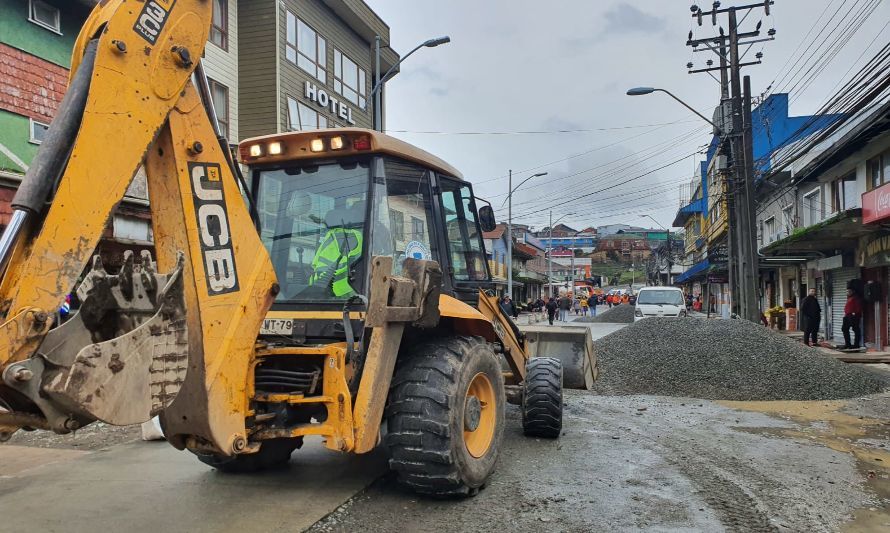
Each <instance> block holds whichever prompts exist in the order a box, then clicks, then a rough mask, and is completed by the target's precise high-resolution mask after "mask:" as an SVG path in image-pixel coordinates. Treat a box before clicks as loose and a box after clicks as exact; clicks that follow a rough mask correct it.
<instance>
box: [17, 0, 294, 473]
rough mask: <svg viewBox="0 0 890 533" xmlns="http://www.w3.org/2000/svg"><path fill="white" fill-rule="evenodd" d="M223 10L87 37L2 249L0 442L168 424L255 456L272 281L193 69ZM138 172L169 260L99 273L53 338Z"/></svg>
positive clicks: (215, 446) (171, 14)
mask: <svg viewBox="0 0 890 533" xmlns="http://www.w3.org/2000/svg"><path fill="white" fill-rule="evenodd" d="M211 10H212V3H211V2H210V1H209V0H139V1H137V0H105V1H103V2H101V3H100V5H99V6H97V7H96V9H95V10H94V12H93V14H92V15H91V16H90V18H89V19H88V21H87V22H86V24H85V25H84V28H83V30H82V32H81V34H80V36H79V38H78V41H77V45H76V46H75V52H74V58H73V61H72V65H73V69H72V77H71V87H70V88H69V94H68V96H66V101H67V102H66V104H64V105H63V106H62V109H61V110H60V114H59V115H58V116H57V117H56V118H55V120H54V121H53V124H52V126H51V128H50V131H49V137H50V138H49V139H48V140H47V142H45V143H44V144H43V145H42V146H41V149H40V151H39V152H38V155H37V158H36V159H35V165H34V166H33V167H32V169H31V170H30V171H29V172H28V174H27V175H26V177H25V179H24V181H23V184H22V188H21V189H20V190H19V192H18V193H17V195H16V198H15V201H14V202H13V207H14V210H15V211H14V215H13V224H11V225H10V226H9V228H8V229H7V230H6V232H5V233H4V235H3V236H2V239H0V266H3V267H5V273H4V277H3V282H2V285H0V306H2V307H0V311H2V312H3V313H5V318H4V319H3V324H2V326H0V372H2V383H0V437H2V436H3V432H6V435H7V436H8V434H9V432H10V431H14V430H15V429H18V428H19V427H22V426H26V427H46V428H50V429H53V430H55V431H57V432H62V433H64V432H67V431H70V430H73V429H76V428H78V427H80V426H81V425H83V424H86V423H89V422H91V421H93V420H96V419H100V420H104V421H106V422H109V423H112V424H126V423H136V422H141V421H144V420H147V419H149V418H150V417H151V416H153V415H155V414H157V413H158V412H161V411H163V419H162V420H163V423H164V426H165V432H166V434H167V436H168V440H170V441H171V442H172V443H173V444H174V445H175V446H177V447H179V448H182V447H184V446H186V445H188V446H189V447H192V448H205V449H212V450H215V451H217V452H219V453H222V454H224V455H230V454H233V453H237V452H240V451H243V450H244V448H245V447H246V446H247V440H246V431H245V426H244V423H245V422H244V421H245V417H246V411H247V405H246V402H247V394H245V389H246V386H247V369H248V368H249V364H247V361H248V359H249V358H250V357H252V354H253V347H254V342H255V340H256V333H257V331H258V330H259V327H260V323H261V321H262V318H263V317H264V315H265V313H266V311H267V310H268V308H269V307H270V305H271V303H272V300H273V298H274V295H275V293H276V292H277V290H278V285H277V283H276V279H275V275H274V271H273V269H272V265H271V263H270V260H269V257H268V254H267V253H266V251H265V249H264V247H263V246H262V243H261V241H260V239H259V237H258V236H257V233H256V230H255V228H254V227H253V225H252V222H251V219H250V216H249V213H248V210H247V209H246V207H245V205H244V203H243V201H242V198H241V191H240V189H239V187H238V183H237V182H236V180H235V178H234V175H233V167H232V164H231V156H230V155H229V154H227V153H226V151H225V150H227V148H224V147H223V146H221V143H220V142H219V139H218V136H217V131H218V127H217V128H215V127H214V124H215V119H214V118H213V117H212V114H211V113H212V104H211V102H210V98H209V94H208V93H209V91H208V90H207V86H206V83H207V82H206V78H205V77H204V76H203V71H202V69H201V68H200V66H199V64H198V59H199V58H200V57H201V56H202V53H203V48H204V44H205V42H206V41H207V36H208V33H209V29H210V25H211ZM78 97H79V98H78ZM142 164H144V165H145V168H146V174H147V176H148V191H149V198H150V205H151V214H152V224H153V229H154V239H155V245H156V249H157V264H155V263H154V262H153V261H152V260H151V258H150V257H149V256H147V255H145V256H143V257H141V258H140V259H139V260H136V258H135V257H133V256H132V254H130V255H127V256H125V261H124V266H123V267H122V269H121V271H120V273H119V274H116V275H110V274H107V273H106V272H105V271H104V269H103V267H102V265H101V262H100V261H96V262H94V264H93V266H92V269H91V270H90V272H89V273H88V274H87V275H86V278H85V279H84V280H83V282H82V283H81V284H80V287H79V289H78V294H79V295H80V296H81V298H82V300H83V307H82V309H81V310H80V312H79V313H78V314H77V315H76V317H75V319H73V320H71V321H69V322H68V323H66V324H64V325H62V326H61V327H57V328H55V329H52V328H53V326H54V325H53V324H52V316H53V314H54V311H55V310H56V309H57V308H58V306H59V305H60V304H61V302H62V301H63V300H64V298H65V297H66V295H67V294H69V293H70V292H71V291H73V290H74V287H75V286H76V285H77V283H78V279H79V278H80V277H81V276H82V273H83V272H84V270H85V268H86V267H87V265H88V263H89V261H90V257H91V256H92V254H93V251H94V250H95V248H96V245H97V244H98V242H99V239H100V237H101V235H102V232H103V230H104V229H105V227H106V224H107V222H108V221H109V219H110V217H111V216H112V214H113V212H114V209H115V207H116V206H117V204H118V203H119V202H120V201H121V199H122V198H123V196H124V193H125V191H126V189H127V187H128V185H129V184H130V182H131V180H132V179H133V176H134V175H135V174H136V171H137V169H138V168H139V166H140V165H142ZM158 271H160V272H165V273H166V274H158V273H157V272H158Z"/></svg>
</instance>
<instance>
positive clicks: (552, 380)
mask: <svg viewBox="0 0 890 533" xmlns="http://www.w3.org/2000/svg"><path fill="white" fill-rule="evenodd" d="M522 429H523V431H524V432H525V434H526V435H528V436H530V437H544V438H548V439H555V438H557V437H559V434H560V433H561V432H562V363H561V362H560V360H559V359H556V358H554V357H534V358H532V359H529V360H528V363H526V365H525V383H524V386H523V391H522Z"/></svg>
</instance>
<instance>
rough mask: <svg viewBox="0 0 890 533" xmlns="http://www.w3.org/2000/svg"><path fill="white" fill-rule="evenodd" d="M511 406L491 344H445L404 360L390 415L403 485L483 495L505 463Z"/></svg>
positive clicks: (450, 340) (394, 464) (391, 443)
mask: <svg viewBox="0 0 890 533" xmlns="http://www.w3.org/2000/svg"><path fill="white" fill-rule="evenodd" d="M505 402H506V398H505V394H504V381H503V377H502V374H501V367H500V363H499V361H498V358H497V356H496V355H495V353H494V350H492V348H491V346H490V345H489V344H488V343H486V342H485V340H484V339H481V338H478V337H447V338H441V339H436V340H433V341H429V342H425V343H421V344H419V345H417V346H415V347H413V348H411V350H410V352H408V353H406V354H403V358H402V359H400V361H399V365H398V368H397V369H396V373H395V376H394V377H393V383H392V388H391V389H390V393H389V402H388V405H387V413H386V420H387V425H388V433H387V435H386V445H387V447H388V448H389V451H390V456H391V459H390V461H389V465H390V468H392V469H393V470H394V471H395V472H396V473H397V475H398V480H399V482H400V483H402V484H403V485H406V486H408V487H409V488H411V489H412V490H414V491H416V492H420V493H423V494H430V495H434V496H472V495H475V494H476V493H478V492H479V489H481V488H482V487H483V486H484V485H485V483H486V481H487V480H488V478H489V476H491V473H492V472H493V471H494V467H495V463H496V461H497V457H498V452H499V450H500V446H501V441H502V439H503V433H504V403H505Z"/></svg>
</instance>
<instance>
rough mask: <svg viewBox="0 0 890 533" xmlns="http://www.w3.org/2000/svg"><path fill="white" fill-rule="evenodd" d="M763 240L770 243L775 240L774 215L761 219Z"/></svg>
mask: <svg viewBox="0 0 890 533" xmlns="http://www.w3.org/2000/svg"><path fill="white" fill-rule="evenodd" d="M763 233H764V235H763V240H764V241H766V242H768V243H770V242H773V241H775V240H777V238H778V236H777V235H776V217H769V218H768V219H766V220H764V221H763Z"/></svg>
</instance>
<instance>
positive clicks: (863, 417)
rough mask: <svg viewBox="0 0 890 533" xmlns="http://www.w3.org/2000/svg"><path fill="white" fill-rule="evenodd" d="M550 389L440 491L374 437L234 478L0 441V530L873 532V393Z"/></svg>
mask: <svg viewBox="0 0 890 533" xmlns="http://www.w3.org/2000/svg"><path fill="white" fill-rule="evenodd" d="M590 327H591V329H592V331H593V332H595V333H596V334H606V333H608V332H609V331H611V330H612V329H614V328H613V327H609V326H608V325H595V324H592V325H590ZM566 404H567V405H566V410H565V424H564V428H565V430H564V434H563V435H562V437H561V438H560V439H558V440H556V441H548V440H541V439H530V438H526V437H524V436H523V435H522V432H521V428H520V420H519V418H520V417H519V411H518V408H516V407H514V406H508V409H507V415H508V420H507V425H506V431H505V443H504V446H503V448H502V454H501V457H500V459H499V462H498V468H497V471H496V473H495V474H494V476H493V478H492V480H491V483H490V484H489V485H488V486H487V487H486V488H485V490H483V491H482V492H481V493H480V494H479V495H478V496H477V497H475V498H471V499H466V500H458V501H440V500H430V499H425V498H420V497H418V496H416V495H414V494H411V493H407V492H404V491H403V490H401V489H400V488H399V487H397V486H396V484H395V483H394V481H393V480H392V479H391V478H390V477H389V476H387V475H386V474H385V457H384V455H383V454H382V453H376V454H374V455H372V456H369V457H350V456H342V455H338V454H334V453H331V452H328V451H326V450H323V449H320V447H319V446H317V445H316V446H314V447H313V446H311V445H308V446H307V447H305V448H304V449H302V450H299V451H297V452H296V453H295V454H294V457H293V459H292V460H291V464H290V465H289V468H288V469H287V470H285V471H282V472H275V473H266V474H257V475H249V476H232V475H225V474H220V473H218V472H215V471H213V470H210V469H208V468H207V467H205V466H204V465H202V464H200V463H198V462H197V461H196V460H195V459H194V458H193V457H191V456H190V455H189V454H188V453H183V452H178V451H176V450H174V449H172V448H171V447H169V446H168V445H166V444H164V443H157V442H155V443H143V442H133V443H129V444H122V445H116V446H112V447H110V448H105V449H99V450H97V451H91V452H77V451H71V450H51V449H43V450H41V449H37V448H23V447H10V446H8V445H6V446H4V445H0V509H2V510H3V511H2V519H3V526H2V527H0V529H2V530H3V531H12V532H18V531H66V532H67V531H74V532H78V531H84V532H86V531H90V532H92V531H102V530H105V531H121V530H127V531H131V532H139V531H146V532H148V531H151V532H154V531H214V532H216V531H239V532H243V531H270V532H271V531H274V532H276V533H277V532H285V531H302V530H305V529H306V528H310V531H316V532H318V531H343V532H353V531H369V532H402V531H404V532H426V531H430V532H433V531H435V532H450V531H455V532H458V531H460V532H464V531H467V532H469V531H498V532H501V533H504V532H507V531H510V532H513V531H518V532H538V531H554V532H555V531H579V532H580V531H658V532H665V531H707V532H712V531H754V532H759V531H852V532H858V531H890V505H888V502H890V500H888V498H890V453H888V452H887V448H890V395H881V396H876V397H869V398H866V399H855V400H850V401H842V402H824V401H823V402H752V403H731V404H730V403H725V402H724V403H721V402H711V401H703V400H695V399H682V398H667V397H654V396H623V397H606V396H598V395H596V394H593V393H589V392H579V391H567V394H566ZM325 517H326V518H325Z"/></svg>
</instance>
